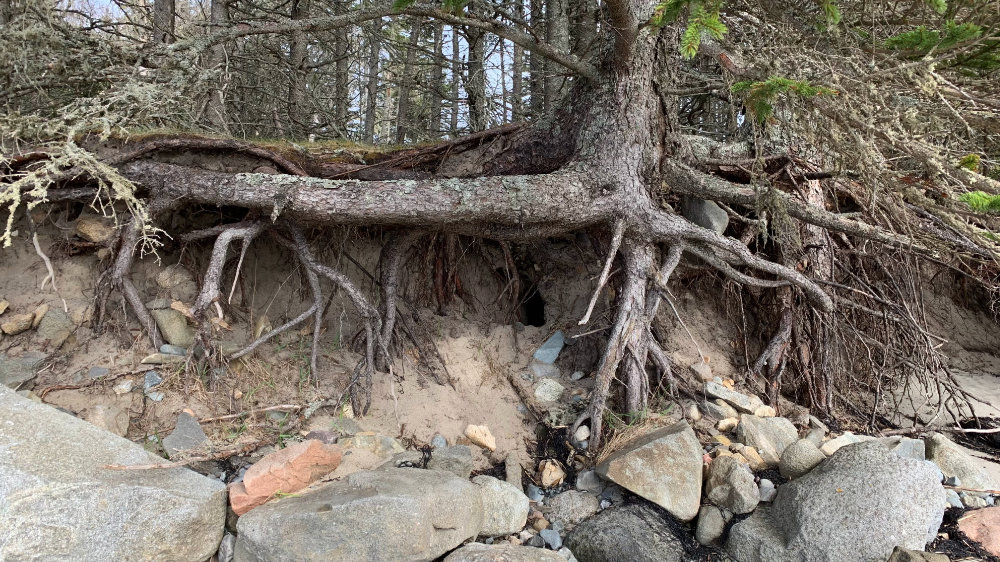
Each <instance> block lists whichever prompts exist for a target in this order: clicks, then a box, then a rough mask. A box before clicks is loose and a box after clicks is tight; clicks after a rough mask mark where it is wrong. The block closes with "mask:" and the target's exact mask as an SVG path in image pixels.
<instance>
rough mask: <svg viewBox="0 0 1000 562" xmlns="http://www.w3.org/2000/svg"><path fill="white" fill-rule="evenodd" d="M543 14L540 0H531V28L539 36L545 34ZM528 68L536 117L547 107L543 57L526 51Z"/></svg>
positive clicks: (532, 108) (532, 107) (543, 9)
mask: <svg viewBox="0 0 1000 562" xmlns="http://www.w3.org/2000/svg"><path fill="white" fill-rule="evenodd" d="M544 14H545V8H544V5H543V2H542V0H531V29H532V31H534V33H535V34H536V35H539V36H544V35H545V19H544ZM528 69H529V71H530V73H531V74H530V76H529V80H528V86H529V88H530V90H531V100H530V107H531V113H532V115H534V116H535V117H537V116H539V115H541V114H543V113H544V112H545V110H546V109H547V107H548V105H547V103H546V100H545V59H544V58H542V57H540V56H538V55H537V54H536V53H528Z"/></svg>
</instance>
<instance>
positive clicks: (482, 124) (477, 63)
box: [465, 2, 490, 132]
mask: <svg viewBox="0 0 1000 562" xmlns="http://www.w3.org/2000/svg"><path fill="white" fill-rule="evenodd" d="M477 8H478V5H477V4H476V3H473V2H470V3H469V10H470V11H475V10H476V9H477ZM484 36H485V33H483V32H482V30H479V29H476V28H471V27H470V28H466V29H465V37H466V38H467V39H468V40H469V62H468V64H467V65H466V68H467V70H468V78H467V79H466V81H465V94H466V96H468V98H469V127H471V128H472V131H473V132H476V131H484V130H486V129H487V128H488V127H489V126H490V118H489V114H487V112H486V69H485V64H484V59H485V56H486V55H485V49H486V42H485V37H484Z"/></svg>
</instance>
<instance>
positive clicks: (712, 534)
mask: <svg viewBox="0 0 1000 562" xmlns="http://www.w3.org/2000/svg"><path fill="white" fill-rule="evenodd" d="M731 518H732V514H731V513H729V512H728V511H726V510H724V509H721V508H719V507H716V506H714V505H703V506H701V509H700V510H699V511H698V526H697V527H696V528H695V531H694V538H695V540H697V541H698V543H699V544H703V545H705V546H709V545H713V544H715V543H717V542H718V541H719V539H720V538H722V535H723V533H725V531H726V523H728V522H729V520H730V519H731Z"/></svg>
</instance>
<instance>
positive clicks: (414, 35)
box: [396, 19, 422, 144]
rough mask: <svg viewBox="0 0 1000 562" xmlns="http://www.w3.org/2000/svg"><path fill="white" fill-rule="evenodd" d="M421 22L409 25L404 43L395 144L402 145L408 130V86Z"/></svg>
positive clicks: (414, 21)
mask: <svg viewBox="0 0 1000 562" xmlns="http://www.w3.org/2000/svg"><path fill="white" fill-rule="evenodd" d="M421 27H422V22H421V21H420V20H418V19H414V20H413V22H412V23H411V24H410V37H409V39H408V40H407V42H406V61H405V62H404V63H403V76H402V78H401V80H400V81H399V105H398V106H397V111H396V142H397V143H399V144H402V143H403V142H404V141H405V140H406V133H407V132H408V131H409V129H410V123H411V121H410V86H411V85H412V84H413V82H414V81H413V73H414V71H415V68H416V62H417V47H418V42H419V41H420V28H421Z"/></svg>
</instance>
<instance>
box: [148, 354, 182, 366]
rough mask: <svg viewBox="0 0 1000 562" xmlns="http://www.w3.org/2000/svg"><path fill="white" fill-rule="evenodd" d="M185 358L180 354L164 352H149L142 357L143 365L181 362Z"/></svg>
mask: <svg viewBox="0 0 1000 562" xmlns="http://www.w3.org/2000/svg"><path fill="white" fill-rule="evenodd" d="M186 360H187V358H186V357H184V356H182V355H168V354H166V353H151V354H149V355H147V356H145V357H143V358H142V361H140V363H142V364H143V365H163V364H166V363H183V362H184V361H186Z"/></svg>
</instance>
